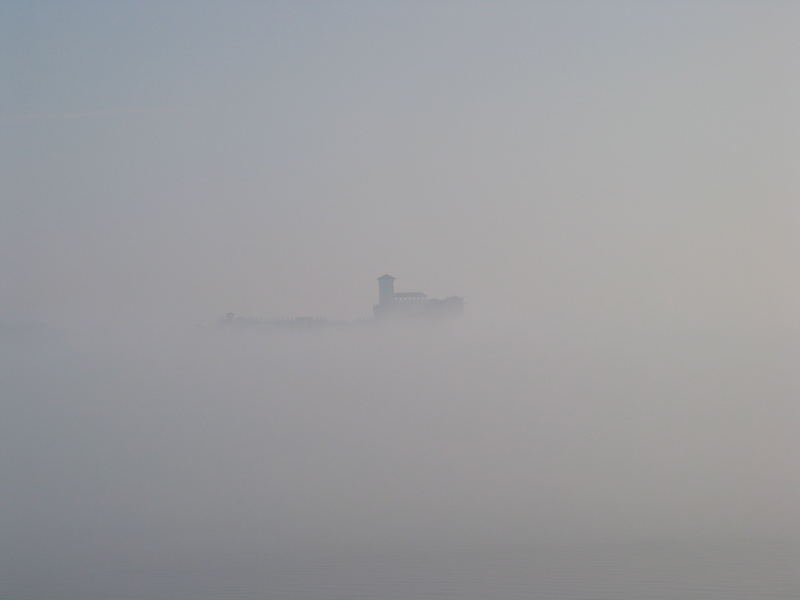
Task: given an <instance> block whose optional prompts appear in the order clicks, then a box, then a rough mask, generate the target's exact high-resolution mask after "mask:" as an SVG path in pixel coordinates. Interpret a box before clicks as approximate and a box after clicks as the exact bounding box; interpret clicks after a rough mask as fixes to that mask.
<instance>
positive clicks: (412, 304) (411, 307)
mask: <svg viewBox="0 0 800 600" xmlns="http://www.w3.org/2000/svg"><path fill="white" fill-rule="evenodd" d="M394 280H395V278H394V277H392V276H391V275H381V276H380V277H378V304H376V305H375V306H374V308H373V312H374V313H375V317H376V318H378V319H386V318H396V317H420V318H426V317H427V318H440V317H446V316H452V315H460V314H461V313H462V312H464V299H463V298H460V297H458V296H450V297H448V298H445V299H444V300H439V299H437V298H428V296H427V294H423V293H422V292H395V291H394Z"/></svg>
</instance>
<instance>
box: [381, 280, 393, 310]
mask: <svg viewBox="0 0 800 600" xmlns="http://www.w3.org/2000/svg"><path fill="white" fill-rule="evenodd" d="M393 300H394V277H392V276H391V275H381V276H380V277H378V306H389V305H390V304H391V303H392V301H393Z"/></svg>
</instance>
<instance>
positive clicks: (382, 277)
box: [378, 274, 394, 281]
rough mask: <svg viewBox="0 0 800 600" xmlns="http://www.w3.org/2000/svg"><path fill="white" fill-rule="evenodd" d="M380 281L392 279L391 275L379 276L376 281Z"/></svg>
mask: <svg viewBox="0 0 800 600" xmlns="http://www.w3.org/2000/svg"><path fill="white" fill-rule="evenodd" d="M382 279H394V277H392V276H391V275H388V274H387V275H381V276H380V277H378V281H381V280H382Z"/></svg>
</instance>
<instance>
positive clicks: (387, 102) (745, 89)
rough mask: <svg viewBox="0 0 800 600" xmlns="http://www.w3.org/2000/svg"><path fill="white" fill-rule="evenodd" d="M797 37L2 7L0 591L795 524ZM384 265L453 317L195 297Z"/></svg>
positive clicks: (693, 5) (262, 295)
mask: <svg viewBox="0 0 800 600" xmlns="http://www.w3.org/2000/svg"><path fill="white" fill-rule="evenodd" d="M798 31H800V3H796V2H761V1H760V2H755V1H753V2H734V1H726V2H711V1H691V2H678V1H663V2H655V1H645V0H642V1H638V0H637V1H630V2H611V1H607V2H606V1H603V2H600V1H596V2H595V1H586V2H577V1H576V2H568V1H561V2H550V3H547V2H540V3H536V2H501V1H492V2H489V1H488V0H487V1H485V2H468V1H466V0H464V1H461V0H459V1H453V2H444V1H428V2H422V1H405V0H398V1H395V2H380V1H363V2H352V1H336V2H334V1H324V2H323V1H320V2H311V1H295V0H292V1H290V2H222V1H220V2H200V1H185V2H155V1H153V2H101V1H96V2H79V1H70V2H64V1H53V2H38V1H37V2H23V1H19V2H12V1H4V2H0V73H2V79H1V80H0V132H1V133H0V208H2V213H1V216H0V276H1V278H0V281H1V282H2V285H1V286H0V288H1V289H2V292H1V293H0V307H2V313H0V400H2V403H3V417H2V419H0V421H2V422H0V429H1V430H2V431H0V473H2V476H1V477H0V479H2V483H3V501H2V506H0V537H1V538H2V539H3V540H4V541H5V540H11V542H5V543H4V544H2V545H0V567H2V568H7V567H11V568H13V570H14V571H15V574H14V575H12V576H9V578H8V579H4V575H3V573H2V572H0V586H1V585H2V584H3V582H4V581H11V582H14V581H22V582H23V583H24V582H27V581H35V580H38V579H40V578H41V577H43V576H46V573H47V572H49V569H50V568H51V567H58V568H61V567H62V566H63V565H64V564H66V562H67V561H72V562H80V563H82V564H84V565H85V566H86V572H88V573H98V572H102V568H98V565H99V564H100V563H101V562H102V561H103V560H106V559H108V560H112V559H109V558H108V557H109V556H112V555H119V556H122V557H123V558H122V559H121V560H119V562H118V565H124V566H125V568H128V565H129V563H128V561H127V559H126V558H125V557H126V556H138V557H140V558H142V560H150V561H153V562H154V563H158V565H159V568H162V565H161V564H160V561H161V559H162V558H164V559H165V562H164V565H167V566H164V567H163V568H164V569H165V572H166V570H168V569H171V568H172V566H174V565H175V564H182V562H181V561H188V562H189V563H191V561H192V557H193V556H195V553H197V552H207V553H210V554H212V555H215V556H218V557H219V556H221V557H222V558H223V559H224V560H231V561H233V562H236V561H238V560H239V557H242V556H243V557H245V559H247V556H249V554H248V551H247V549H248V548H253V549H255V550H258V551H260V550H270V551H272V550H281V551H283V550H285V549H286V548H291V547H300V548H302V547H304V546H312V547H329V548H337V549H338V548H339V547H341V546H343V545H346V544H348V543H350V544H353V545H354V546H359V545H360V546H362V547H365V548H368V549H370V552H371V549H372V548H379V547H383V546H386V547H389V546H391V545H392V544H393V543H400V544H402V543H406V542H409V543H410V542H414V543H416V542H419V541H420V540H422V541H423V542H424V543H428V542H430V541H439V542H442V543H451V542H452V543H459V541H463V540H467V541H470V540H471V541H474V540H491V541H493V542H499V543H516V542H521V543H529V542H531V541H535V542H539V541H541V540H563V539H583V540H586V539H590V540H591V539H594V540H601V541H609V540H612V541H613V540H614V539H617V538H625V537H627V538H637V539H639V538H653V537H655V538H659V539H664V538H669V537H670V536H673V537H683V538H684V539H688V540H695V539H699V538H702V537H704V536H706V537H708V538H715V539H716V538H719V539H723V538H731V537H736V536H740V537H744V538H745V539H751V538H756V537H758V536H764V537H767V538H769V537H776V536H777V537H779V536H787V537H791V536H794V540H795V541H796V540H797V539H798V537H797V533H798V523H800V521H798V518H797V506H798V505H800V479H798V472H800V471H798V468H797V456H798V442H797V431H798V423H799V422H800V412H798V407H797V398H798V396H800V377H798V374H797V365H798V362H799V361H800V344H798V339H799V338H798V333H800V320H798V314H800V285H798V283H797V282H798V277H797V272H798V269H797V262H798V261H797V257H798V252H800V235H798V226H799V225H800V205H799V204H798V200H797V190H798V183H800V181H798V178H799V177H800V176H799V175H798V173H800V171H799V170H798V168H797V167H798V159H800V143H798V141H799V140H800V112H799V111H798V107H799V106H800V60H798V57H800V37H799V36H798ZM387 272H388V273H391V274H392V275H394V276H396V277H397V288H398V290H400V291H406V290H407V291H413V290H420V291H424V292H427V293H429V294H431V295H432V296H436V297H443V296H448V295H460V296H463V297H464V298H465V300H466V315H465V318H464V319H462V320H460V321H457V322H455V323H450V324H449V325H452V326H447V327H427V326H426V327H422V328H419V327H417V328H415V327H411V326H409V327H407V328H406V327H399V328H398V329H392V328H387V329H381V328H379V327H375V328H371V327H368V326H364V327H362V328H350V329H347V328H345V329H342V330H341V331H340V330H336V331H326V332H323V333H322V334H321V335H319V336H315V335H298V336H294V337H291V336H281V335H277V336H270V335H256V334H255V333H254V332H249V331H241V332H233V331H226V330H219V329H214V328H211V327H208V328H199V327H196V325H197V324H202V323H205V324H208V323H213V322H214V321H215V320H216V319H217V318H219V317H221V316H222V315H224V314H225V313H227V312H228V311H233V312H235V313H238V314H242V315H254V316H264V317H283V316H289V317H291V316H298V315H315V316H327V317H331V318H342V319H353V318H357V317H367V316H369V315H370V314H371V309H372V305H373V303H375V301H376V300H377V285H376V281H375V278H376V277H378V276H379V275H381V274H383V273H387ZM25 323H40V324H43V325H44V326H45V327H44V328H42V329H38V330H37V329H36V328H29V329H26V328H25V327H24V326H21V325H23V324H25ZM406 325H407V324H406ZM47 326H50V327H51V328H52V329H53V330H57V331H60V332H61V334H60V335H39V333H40V332H42V331H47V330H48V329H47ZM37 332H39V333H37ZM262 333H263V332H262ZM251 334H252V335H251ZM229 550H230V553H229V554H228V551H229ZM226 557H227V558H226ZM170 561H177V562H170ZM212 562H213V561H212ZM197 564H200V565H201V566H199V567H198V569H197V570H198V572H204V573H212V574H213V573H215V571H213V570H212V571H208V570H207V569H206V566H205V563H197ZM787 564H788V563H787ZM169 565H172V566H169ZM131 572H133V571H131ZM159 573H160V571H159ZM157 579H158V577H156V578H155V579H154V580H157ZM65 581H66V579H64V580H62V579H59V578H58V576H56V575H53V576H52V579H51V584H52V586H51V587H52V589H53V590H56V591H54V592H53V594H52V597H56V596H58V597H63V598H67V597H69V598H76V599H79V600H82V599H83V598H88V597H91V596H88V595H86V594H82V593H75V594H72V595H63V593H62V592H61V591H60V590H62V589H64V585H65ZM70 581H73V582H80V581H82V578H81V577H79V576H73V577H72V579H70ZM676 581H679V582H680V581H681V580H680V579H679V578H678V579H676ZM725 584H726V585H727V582H725ZM20 585H22V584H20ZM20 589H22V587H21V588H20ZM326 589H327V588H326ZM587 589H589V588H587ZM592 589H594V588H592ZM131 593H132V592H130V590H127V591H125V593H123V592H120V593H118V594H116V595H114V594H111V593H107V594H105V595H102V596H97V597H103V598H108V597H111V596H114V597H123V596H125V597H133V596H131V595H130V594H131ZM593 593H594V592H593ZM59 594H61V595H59ZM0 595H2V589H0ZM19 597H31V598H34V597H36V598H44V597H47V596H45V595H44V594H36V593H33V592H32V593H30V594H28V595H27V596H24V595H23V594H19ZM164 597H166V596H164ZM169 597H171V598H177V596H169ZM187 597H190V596H187ZM191 597H193V598H194V597H198V596H194V595H192V596H191ZM409 597H410V596H409ZM548 597H549V596H548Z"/></svg>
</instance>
